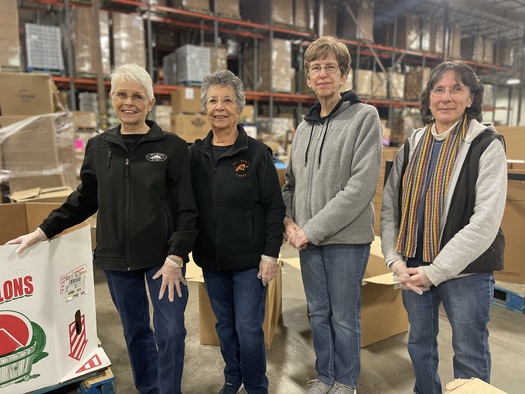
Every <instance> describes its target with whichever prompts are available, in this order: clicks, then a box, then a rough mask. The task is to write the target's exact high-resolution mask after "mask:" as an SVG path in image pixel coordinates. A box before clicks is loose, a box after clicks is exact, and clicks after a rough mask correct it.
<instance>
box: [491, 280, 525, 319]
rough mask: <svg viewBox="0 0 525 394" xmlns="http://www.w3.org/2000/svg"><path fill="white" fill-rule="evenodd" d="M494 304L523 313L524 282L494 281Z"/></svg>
mask: <svg viewBox="0 0 525 394" xmlns="http://www.w3.org/2000/svg"><path fill="white" fill-rule="evenodd" d="M493 301H494V304H495V305H499V306H503V307H505V308H507V309H510V310H511V311H514V312H518V313H525V284H520V283H510V282H501V281H499V280H498V281H496V284H495V285H494V300H493Z"/></svg>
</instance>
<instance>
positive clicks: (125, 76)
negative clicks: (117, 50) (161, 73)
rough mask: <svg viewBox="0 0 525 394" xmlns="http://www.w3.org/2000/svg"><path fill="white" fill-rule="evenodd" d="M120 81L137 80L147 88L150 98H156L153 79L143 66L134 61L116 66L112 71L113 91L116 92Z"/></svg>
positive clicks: (147, 94)
mask: <svg viewBox="0 0 525 394" xmlns="http://www.w3.org/2000/svg"><path fill="white" fill-rule="evenodd" d="M120 81H132V82H136V83H138V84H140V85H142V86H143V87H144V89H146V96H147V97H148V100H150V101H151V100H153V99H154V98H155V96H154V94H153V81H152V80H151V76H150V75H149V74H148V72H147V71H146V70H145V69H144V68H143V67H141V66H139V65H137V64H133V63H128V64H123V65H122V66H118V67H116V68H115V71H113V72H112V73H111V93H112V94H113V93H115V88H116V86H117V84H118V83H119V82H120Z"/></svg>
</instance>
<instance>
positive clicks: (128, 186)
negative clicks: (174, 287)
mask: <svg viewBox="0 0 525 394" xmlns="http://www.w3.org/2000/svg"><path fill="white" fill-rule="evenodd" d="M124 168H125V178H126V179H125V182H126V201H125V204H126V205H125V209H124V212H125V213H124V214H125V215H126V217H125V218H124V223H125V226H126V230H125V231H126V251H127V252H126V254H127V258H126V261H127V262H128V263H127V264H128V267H127V270H128V271H130V270H131V235H130V223H129V215H130V207H129V206H130V199H131V182H130V179H129V154H128V155H127V156H126V161H125V162H124Z"/></svg>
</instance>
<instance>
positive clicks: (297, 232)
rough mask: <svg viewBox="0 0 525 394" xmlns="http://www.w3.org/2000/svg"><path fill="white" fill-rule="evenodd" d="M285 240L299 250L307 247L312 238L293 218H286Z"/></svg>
mask: <svg viewBox="0 0 525 394" xmlns="http://www.w3.org/2000/svg"><path fill="white" fill-rule="evenodd" d="M284 228H285V233H284V240H285V241H288V245H290V246H293V247H294V248H295V249H297V250H302V249H306V245H307V244H308V242H310V240H309V239H308V237H307V236H306V234H305V233H304V231H303V229H302V228H301V227H299V226H298V225H297V223H295V222H294V221H293V220H292V219H289V218H285V219H284Z"/></svg>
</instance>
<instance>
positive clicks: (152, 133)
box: [103, 120, 166, 146]
mask: <svg viewBox="0 0 525 394" xmlns="http://www.w3.org/2000/svg"><path fill="white" fill-rule="evenodd" d="M146 124H147V125H148V126H149V127H150V130H149V132H148V133H147V134H144V139H143V141H158V140H161V139H164V138H165V137H166V133H165V132H164V131H162V129H161V128H160V126H159V125H158V124H157V123H155V122H154V121H152V120H146ZM121 126H122V125H121V124H119V125H118V126H116V127H113V128H112V129H109V130H107V131H106V132H105V133H104V134H103V138H104V140H105V141H108V142H113V143H115V144H119V145H123V146H125V143H124V140H123V139H122V135H121V134H120V128H121Z"/></svg>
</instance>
